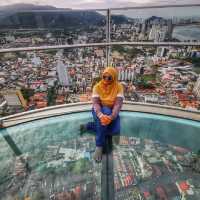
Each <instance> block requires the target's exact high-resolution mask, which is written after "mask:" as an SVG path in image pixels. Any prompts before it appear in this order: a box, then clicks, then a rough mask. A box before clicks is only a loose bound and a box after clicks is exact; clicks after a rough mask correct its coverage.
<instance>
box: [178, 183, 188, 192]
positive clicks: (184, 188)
mask: <svg viewBox="0 0 200 200" xmlns="http://www.w3.org/2000/svg"><path fill="white" fill-rule="evenodd" d="M179 187H180V189H181V190H182V191H183V192H185V191H187V190H189V189H190V185H189V184H188V183H187V182H186V181H183V182H181V183H179Z"/></svg>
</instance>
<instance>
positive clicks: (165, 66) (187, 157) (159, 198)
mask: <svg viewBox="0 0 200 200" xmlns="http://www.w3.org/2000/svg"><path fill="white" fill-rule="evenodd" d="M80 12H82V11H80ZM70 13H72V11H70ZM49 15H50V14H49ZM71 15H72V14H71ZM73 15H74V14H73ZM79 15H80V16H79ZM27 16H28V15H27V13H26V14H24V15H22V14H21V15H17V14H15V15H14V16H13V17H11V18H5V21H4V22H2V21H1V16H0V46H1V47H0V51H1V50H3V49H9V48H18V47H39V46H51V45H73V44H87V43H99V42H106V20H105V16H104V15H103V14H100V13H97V12H93V11H92V12H91V13H89V14H88V16H87V12H86V13H84V12H83V13H81V14H77V16H78V17H79V18H80V19H78V17H77V18H76V20H77V21H76V23H77V24H73V23H71V22H70V24H72V26H70V27H66V28H63V27H62V26H63V25H66V22H65V23H64V22H63V24H62V23H61V24H57V21H56V20H58V19H63V20H64V18H65V17H66V18H67V17H69V16H65V17H64V16H63V18H62V17H61V18H59V17H60V16H59V15H58V16H57V18H55V19H54V20H55V21H53V19H51V21H49V24H50V25H49V26H46V23H48V16H46V19H45V20H46V21H45V22H44V21H42V18H43V17H44V16H43V15H42V14H41V13H40V15H38V17H36V21H34V20H33V21H32V20H30V19H29V18H31V17H32V16H29V18H28V17H27ZM89 17H90V18H93V21H92V24H87V23H86V21H87V19H88V18H89ZM25 18H27V19H29V20H27V21H26V20H24V19H25ZM81 18H82V21H81ZM49 19H50V18H49ZM70 19H72V20H73V16H71V18H70ZM95 20H96V21H95ZM20 23H21V24H20ZM35 23H36V25H37V26H38V27H36V28H35V27H34V26H35ZM55 24H56V25H55ZM54 25H55V26H56V28H52V27H54ZM6 26H7V27H6ZM16 27H18V28H16ZM197 29H198V30H197ZM192 30H194V33H193V32H192ZM191 32H192V33H191ZM189 34H190V35H189ZM199 35H200V16H191V17H173V18H170V19H168V18H163V17H159V16H152V17H149V18H146V19H144V18H130V17H126V16H123V15H112V16H111V41H113V42H123V41H126V42H133V41H135V42H146V41H149V42H180V43H181V42H200V37H199ZM107 50H108V49H106V47H102V46H95V47H81V48H77V47H76V48H65V49H62V48H58V49H47V50H37V51H17V52H7V53H2V52H0V117H5V116H8V115H12V114H16V113H20V112H25V111H30V110H35V109H40V108H45V107H48V106H54V105H62V104H68V103H76V102H90V101H91V94H92V88H93V86H94V85H95V83H97V82H98V81H99V80H100V79H101V74H102V71H103V70H104V69H105V67H107V58H106V51H107ZM109 50H110V51H109V53H110V59H109V61H110V64H109V66H113V67H115V68H117V70H118V80H119V81H120V82H121V83H122V85H123V87H124V95H125V100H127V101H131V102H143V103H151V104H159V105H167V106H175V107H180V108H182V109H186V110H190V111H197V110H200V47H193V46H179V47H177V46H159V47H155V46H152V47H150V46H131V45H113V46H111V47H110V49H109ZM0 126H1V123H0ZM30 126H31V125H30ZM22 130H23V129H22ZM32 131H34V130H32ZM52 131H55V132H56V133H57V131H60V130H52ZM62 131H63V130H62ZM62 131H60V132H58V134H54V133H52V135H51V134H50V133H49V132H48V131H46V132H45V130H43V131H42V129H41V133H40V134H38V133H33V132H31V130H30V132H29V135H34V134H35V135H37V138H36V136H30V138H31V137H33V138H32V139H33V140H35V141H37V142H36V143H35V144H30V143H33V140H32V139H30V141H28V142H27V141H26V140H28V139H27V137H29V136H27V133H25V132H24V134H21V135H20V136H19V135H17V134H16V133H17V131H16V133H15V134H13V136H14V138H15V139H16V141H17V144H23V146H22V148H24V149H25V152H26V153H25V154H23V155H22V156H13V153H11V152H10V150H8V145H7V144H6V143H5V141H4V140H2V138H0V149H1V152H3V153H1V154H0V163H1V164H0V200H1V199H2V200H44V199H50V200H100V199H101V195H102V194H101V193H102V192H101V186H102V185H101V170H102V164H97V163H95V162H94V160H93V159H92V155H93V153H94V150H95V139H94V136H92V135H90V134H88V135H84V136H80V137H76V138H70V137H69V135H70V133H65V134H64V132H65V131H63V132H62ZM5 132H6V131H5ZM61 132H62V133H61ZM121 134H122V136H121V137H120V141H119V144H116V145H114V147H113V171H114V190H115V198H114V199H115V200H122V199H124V200H198V199H199V196H200V187H199V184H200V170H199V169H200V168H199V166H200V159H199V158H200V151H198V152H193V150H192V149H188V148H186V147H185V146H184V145H185V144H182V145H181V146H176V145H173V144H166V143H161V142H159V141H157V140H156V141H155V140H150V139H146V138H139V137H126V136H123V133H121ZM5 135H6V134H5ZM34 137H35V138H34ZM38 146H40V148H38Z"/></svg>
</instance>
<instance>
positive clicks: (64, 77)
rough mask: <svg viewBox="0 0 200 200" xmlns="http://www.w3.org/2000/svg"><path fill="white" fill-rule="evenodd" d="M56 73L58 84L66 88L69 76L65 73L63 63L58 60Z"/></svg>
mask: <svg viewBox="0 0 200 200" xmlns="http://www.w3.org/2000/svg"><path fill="white" fill-rule="evenodd" d="M57 73H58V79H59V83H60V84H61V85H62V86H68V85H69V75H68V72H67V66H66V65H64V63H63V62H62V61H61V60H58V63H57Z"/></svg>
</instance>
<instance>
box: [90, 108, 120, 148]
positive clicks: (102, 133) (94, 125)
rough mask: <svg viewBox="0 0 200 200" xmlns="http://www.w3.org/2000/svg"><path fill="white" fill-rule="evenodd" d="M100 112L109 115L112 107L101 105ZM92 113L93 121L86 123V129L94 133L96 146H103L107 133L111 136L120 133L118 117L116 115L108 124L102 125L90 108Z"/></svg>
mask: <svg viewBox="0 0 200 200" xmlns="http://www.w3.org/2000/svg"><path fill="white" fill-rule="evenodd" d="M101 112H102V113H103V114H105V115H111V114H112V109H111V108H109V107H102V108H101ZM92 115H93V118H94V122H89V123H88V124H87V130H88V131H93V132H95V133H96V146H97V147H103V146H104V145H105V139H106V136H107V135H111V136H112V135H119V134H120V117H119V115H118V116H117V118H116V119H115V120H113V121H112V122H111V124H109V125H108V126H103V125H102V124H101V122H100V120H99V118H98V117H97V115H96V112H95V111H94V109H92Z"/></svg>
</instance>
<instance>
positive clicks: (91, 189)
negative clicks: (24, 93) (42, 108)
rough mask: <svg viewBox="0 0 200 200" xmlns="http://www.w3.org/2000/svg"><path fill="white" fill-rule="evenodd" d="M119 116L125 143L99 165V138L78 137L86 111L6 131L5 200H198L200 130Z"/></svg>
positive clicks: (165, 119)
mask: <svg viewBox="0 0 200 200" xmlns="http://www.w3.org/2000/svg"><path fill="white" fill-rule="evenodd" d="M120 115H121V135H120V139H119V140H118V138H114V139H113V147H112V148H113V151H105V154H104V155H103V161H102V163H100V164H97V163H95V162H94V160H93V152H94V150H95V137H94V135H93V134H92V133H91V132H90V133H89V132H88V133H87V132H86V133H84V134H83V135H82V136H80V130H79V127H80V125H81V124H85V123H87V122H89V121H91V120H92V115H91V113H89V112H80V113H72V114H67V115H66V114H65V115H62V116H58V117H51V118H46V119H42V120H36V121H32V122H28V123H23V124H20V125H16V126H12V127H9V128H6V129H2V130H1V131H0V137H1V138H0V147H1V153H0V163H1V165H0V194H1V199H2V200H8V199H34V200H35V199H37V200H40V199H41V200H44V199H70V200H73V199H78V200H79V199H81V200H99V199H103V200H104V199H105V200H108V199H109V200H110V199H119V200H121V199H126V200H129V199H162V198H164V197H165V198H166V199H169V200H172V199H174V198H181V197H184V198H185V199H187V200H188V199H193V200H198V198H199V192H200V191H199V182H200V174H199V167H200V165H199V163H200V162H199V143H200V140H199V130H200V123H199V122H198V121H192V120H187V119H180V118H175V117H169V116H164V115H163V116H162V115H155V114H147V113H142V112H127V111H126V112H125V111H123V112H121V114H120ZM26 117H27V116H26ZM107 148H108V149H111V146H107Z"/></svg>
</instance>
